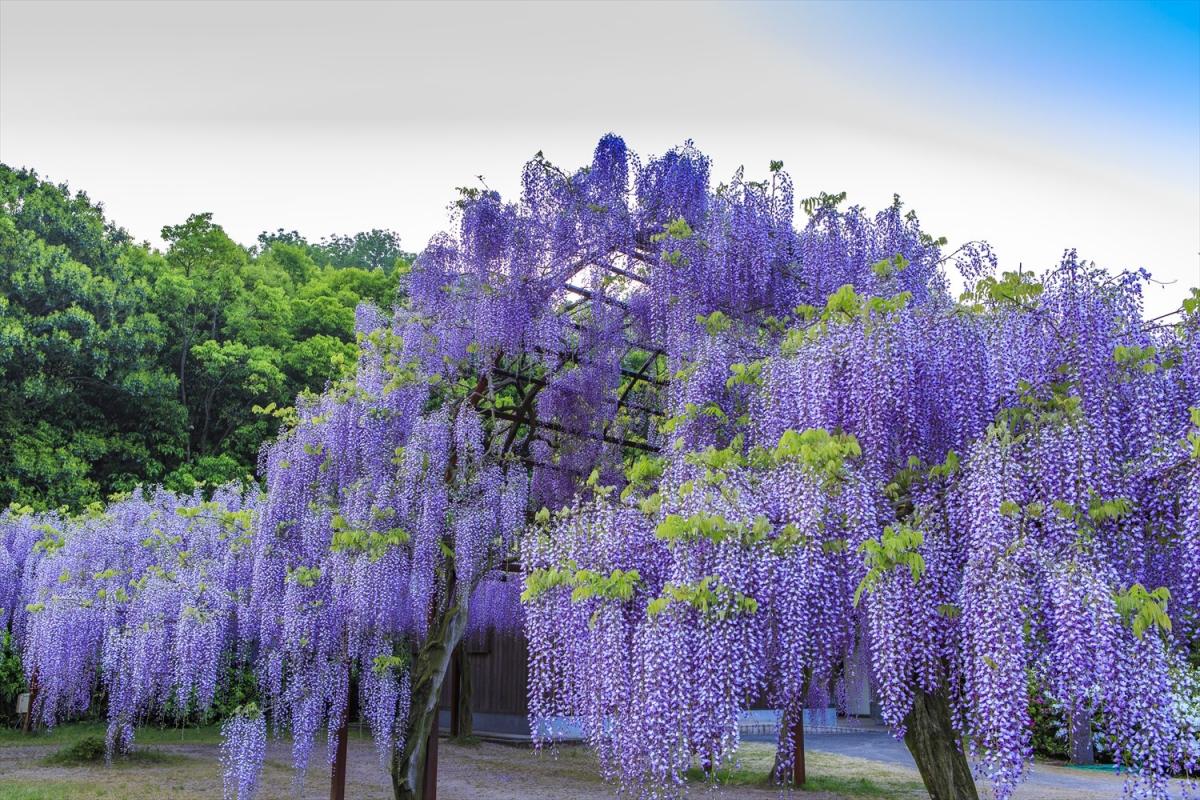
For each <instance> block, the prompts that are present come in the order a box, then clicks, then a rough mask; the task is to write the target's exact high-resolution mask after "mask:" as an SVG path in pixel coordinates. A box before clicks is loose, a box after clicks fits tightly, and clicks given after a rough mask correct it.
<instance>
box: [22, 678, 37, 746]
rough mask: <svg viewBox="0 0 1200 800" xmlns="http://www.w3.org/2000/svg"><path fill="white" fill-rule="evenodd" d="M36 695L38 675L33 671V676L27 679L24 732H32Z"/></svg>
mask: <svg viewBox="0 0 1200 800" xmlns="http://www.w3.org/2000/svg"><path fill="white" fill-rule="evenodd" d="M37 696H38V676H37V673H36V672H35V673H33V677H32V678H30V679H29V711H28V712H26V714H25V732H26V733H32V732H33V709H34V708H35V707H36V704H37Z"/></svg>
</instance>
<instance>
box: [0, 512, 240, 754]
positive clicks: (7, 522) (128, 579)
mask: <svg viewBox="0 0 1200 800" xmlns="http://www.w3.org/2000/svg"><path fill="white" fill-rule="evenodd" d="M253 502H254V501H253V498H246V497H244V496H243V495H242V494H241V493H240V492H239V491H236V490H233V489H228V490H221V491H218V492H217V493H216V494H215V495H214V496H213V498H212V499H210V500H204V499H203V498H201V497H199V496H178V495H175V494H172V493H170V492H166V491H162V490H159V491H156V492H153V493H143V492H140V491H139V492H135V493H134V494H133V495H132V496H130V497H128V498H126V499H123V500H119V501H116V502H114V503H112V504H111V505H109V506H108V507H107V508H105V509H104V510H102V511H95V512H92V513H88V514H85V515H83V516H80V517H74V518H64V517H61V516H60V515H56V514H49V515H46V514H37V515H35V514H30V513H28V512H25V513H21V512H19V511H10V512H7V513H6V515H5V517H4V518H3V520H0V525H3V528H4V530H5V536H6V538H8V539H9V541H10V547H11V546H12V545H13V544H16V545H17V547H15V548H14V549H15V550H17V551H24V552H25V553H26V555H25V559H24V566H23V576H22V577H23V580H22V583H21V584H20V586H21V590H20V595H21V597H20V604H21V605H20V608H19V610H16V611H15V612H14V623H15V625H14V629H15V634H16V640H17V642H18V645H19V649H20V651H21V655H22V660H23V663H24V666H25V671H26V674H27V675H28V676H29V678H30V683H31V685H32V686H34V687H36V692H37V707H36V711H37V713H38V715H39V717H40V719H41V721H42V722H43V723H44V724H46V725H47V726H53V725H54V724H55V723H56V722H57V721H58V720H59V719H61V718H65V717H71V716H74V715H78V714H81V713H83V712H85V711H87V710H88V708H89V706H90V704H91V702H92V698H93V696H94V692H95V690H96V689H97V680H99V685H100V687H102V688H103V690H104V692H105V694H106V695H107V699H108V707H107V712H108V720H109V727H108V741H109V747H110V748H113V749H117V750H120V751H125V750H127V749H128V748H129V747H130V745H131V744H132V738H133V729H134V725H135V724H136V723H137V721H138V720H139V719H143V718H145V717H147V716H149V715H150V714H151V713H152V712H154V713H161V712H168V713H170V714H173V715H175V716H177V717H180V718H184V717H187V716H189V715H190V714H191V713H193V712H196V711H199V712H203V711H204V710H206V709H208V708H209V707H210V706H211V705H212V702H213V699H214V697H215V696H216V693H217V691H218V689H219V688H220V683H221V681H223V680H224V679H225V676H226V675H227V674H228V673H227V671H226V667H228V666H229V664H230V660H231V659H232V658H233V657H234V655H235V653H234V651H233V650H232V648H231V646H230V642H232V641H233V638H234V637H233V630H234V628H235V626H236V624H237V621H238V616H239V610H240V606H241V605H242V604H243V603H244V599H245V596H246V589H247V587H248V585H249V574H250V570H249V567H250V558H249V556H250V552H249V548H248V544H249V542H250V538H251V536H250V532H251V523H252V513H253Z"/></svg>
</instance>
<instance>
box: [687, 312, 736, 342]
mask: <svg viewBox="0 0 1200 800" xmlns="http://www.w3.org/2000/svg"><path fill="white" fill-rule="evenodd" d="M696 322H699V323H700V324H701V325H703V326H704V330H705V332H707V333H708V335H709V336H716V335H718V334H720V333H724V332H725V331H727V330H729V329H730V328H732V327H733V320H731V319H730V318H729V317H727V316H725V314H724V312H721V311H714V312H712V313H711V314H709V315H708V316H705V315H704V314H697V315H696Z"/></svg>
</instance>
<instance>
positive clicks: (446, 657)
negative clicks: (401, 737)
mask: <svg viewBox="0 0 1200 800" xmlns="http://www.w3.org/2000/svg"><path fill="white" fill-rule="evenodd" d="M466 629H467V605H466V603H455V604H453V605H451V606H450V607H449V608H448V609H446V610H445V611H443V612H442V613H441V615H440V616H439V617H438V618H437V620H436V624H435V625H434V626H433V627H432V628H431V629H430V631H429V636H428V637H427V638H426V640H425V644H424V645H422V647H421V649H420V650H419V651H418V653H417V656H416V658H415V659H414V660H413V665H412V706H411V708H410V711H409V723H408V732H407V737H406V739H405V741H404V749H403V750H401V751H397V752H393V753H392V792H393V794H394V795H395V798H396V800H422V799H423V798H424V797H427V796H428V795H427V794H426V793H425V789H426V787H425V779H426V775H425V756H426V748H427V747H428V746H429V737H430V733H431V732H432V731H434V730H435V727H436V721H437V714H438V704H439V702H438V701H439V700H440V698H441V694H442V683H443V681H445V679H446V672H447V669H448V668H449V666H450V659H451V657H452V655H453V653H454V649H455V648H456V647H457V646H458V643H459V642H460V641H462V638H463V634H464V633H465V632H466ZM432 780H437V777H436V776H432Z"/></svg>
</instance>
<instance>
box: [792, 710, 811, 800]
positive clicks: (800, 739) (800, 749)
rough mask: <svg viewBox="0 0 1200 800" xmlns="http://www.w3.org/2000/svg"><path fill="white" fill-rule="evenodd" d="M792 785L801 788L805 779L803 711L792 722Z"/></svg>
mask: <svg viewBox="0 0 1200 800" xmlns="http://www.w3.org/2000/svg"><path fill="white" fill-rule="evenodd" d="M792 753H793V754H794V755H793V758H792V785H793V786H803V785H804V782H805V781H806V780H807V777H806V776H805V774H804V709H803V708H801V709H800V710H799V711H798V712H797V713H796V719H795V721H794V722H792Z"/></svg>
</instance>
